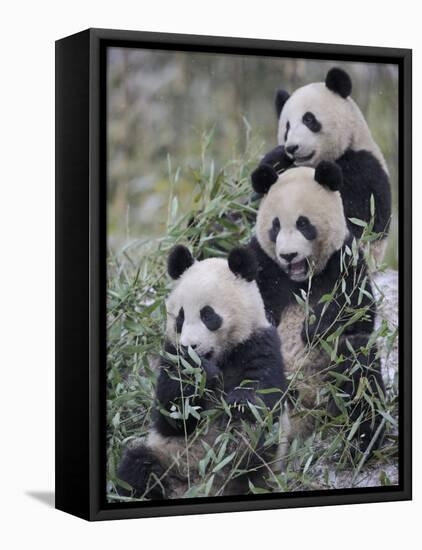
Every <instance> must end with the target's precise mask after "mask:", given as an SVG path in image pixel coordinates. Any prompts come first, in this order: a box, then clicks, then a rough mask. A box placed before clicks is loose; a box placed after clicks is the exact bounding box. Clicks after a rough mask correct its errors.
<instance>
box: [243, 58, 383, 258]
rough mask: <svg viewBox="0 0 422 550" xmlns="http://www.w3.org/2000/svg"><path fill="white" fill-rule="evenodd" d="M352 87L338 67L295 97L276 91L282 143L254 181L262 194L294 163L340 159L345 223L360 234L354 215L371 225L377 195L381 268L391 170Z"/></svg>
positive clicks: (375, 250) (376, 252)
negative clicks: (389, 173)
mask: <svg viewBox="0 0 422 550" xmlns="http://www.w3.org/2000/svg"><path fill="white" fill-rule="evenodd" d="M351 91H352V82H351V79H350V77H349V75H348V74H347V73H346V72H345V71H343V70H342V69H339V68H333V69H331V70H330V71H328V73H327V76H326V79H325V82H314V83H312V84H308V85H306V86H303V87H301V88H299V89H297V90H296V91H295V92H294V93H293V94H292V95H289V94H288V93H287V92H286V91H284V90H278V92H277V95H276V100H275V104H276V112H277V117H278V119H279V122H278V143H279V146H278V147H276V148H275V149H273V150H272V151H270V152H269V153H268V154H267V155H265V156H264V158H263V159H262V161H261V164H260V165H259V167H258V168H257V169H256V170H255V171H254V172H253V174H252V182H253V186H254V189H255V190H256V191H257V192H258V193H263V192H264V189H265V188H268V186H269V185H271V184H272V183H274V182H275V181H276V180H277V178H278V175H279V174H280V173H282V172H283V171H284V170H286V169H288V168H290V167H292V166H310V167H314V168H315V167H316V166H317V164H318V163H319V162H321V161H323V160H325V161H331V162H336V163H337V164H338V166H339V167H340V168H341V170H342V172H343V185H342V188H341V190H340V192H341V196H342V200H343V205H344V211H345V215H346V221H347V225H348V228H349V230H350V232H351V233H352V234H353V235H354V236H355V237H357V238H360V236H361V234H362V231H363V228H362V226H361V225H357V224H355V223H353V222H352V221H351V220H350V218H355V219H358V220H362V221H364V222H366V223H369V222H370V220H371V217H372V212H371V210H372V208H371V196H373V197H374V206H375V208H374V209H373V210H374V223H373V228H372V230H373V232H374V233H377V234H379V238H378V239H376V240H375V241H374V242H373V243H372V244H371V255H370V257H371V258H373V260H374V262H375V266H377V265H379V264H380V263H381V262H382V259H383V256H384V252H385V248H386V243H387V239H386V237H387V234H388V230H389V225H390V218H391V190H390V183H389V176H388V169H387V165H386V162H385V159H384V157H383V155H382V153H381V151H380V149H379V147H378V145H377V144H376V143H375V141H374V140H373V138H372V136H371V132H370V130H369V128H368V125H367V123H366V121H365V119H364V117H363V115H362V112H361V111H360V109H359V107H358V106H357V105H356V103H355V102H354V101H353V99H352V98H351V97H350V94H351Z"/></svg>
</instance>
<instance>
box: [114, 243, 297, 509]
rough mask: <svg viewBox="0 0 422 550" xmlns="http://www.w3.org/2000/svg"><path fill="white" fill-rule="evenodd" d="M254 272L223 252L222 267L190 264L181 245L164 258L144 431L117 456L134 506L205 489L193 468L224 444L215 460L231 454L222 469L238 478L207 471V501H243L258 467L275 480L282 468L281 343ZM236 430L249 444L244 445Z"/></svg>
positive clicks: (250, 262) (243, 257)
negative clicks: (161, 337)
mask: <svg viewBox="0 0 422 550" xmlns="http://www.w3.org/2000/svg"><path fill="white" fill-rule="evenodd" d="M256 270H257V263H256V258H255V257H254V255H253V253H252V252H251V251H250V250H249V249H248V248H236V249H234V250H232V251H231V253H230V255H229V257H228V261H227V260H224V259H221V258H209V259H206V260H203V261H194V259H193V257H192V255H191V253H190V252H189V250H188V249H187V248H185V247H184V246H181V245H178V246H176V247H175V248H174V249H173V250H172V251H171V253H170V255H169V258H168V272H169V275H170V276H171V277H172V278H173V279H175V280H176V284H175V286H174V288H173V290H172V292H171V293H170V295H169V297H168V300H167V302H166V306H167V330H166V343H165V350H164V354H163V357H162V359H161V366H160V373H159V376H158V381H157V385H156V396H155V397H156V405H155V409H154V412H153V423H152V426H151V428H150V430H149V433H148V435H147V437H146V438H145V439H141V440H136V441H135V442H133V443H132V444H131V445H130V446H129V447H128V448H127V449H126V451H125V453H124V455H123V459H122V461H121V463H120V466H119V469H118V477H119V478H120V479H121V480H123V481H125V482H126V483H128V484H129V485H130V486H131V487H132V488H133V490H134V494H135V495H136V496H137V497H146V498H150V499H159V498H164V497H165V498H180V497H183V496H185V495H186V492H187V490H188V487H189V486H190V485H198V484H200V483H201V479H202V480H203V479H204V477H203V476H202V478H201V475H200V468H201V466H200V461H201V460H202V459H204V457H205V455H206V454H207V452H206V450H207V449H210V448H211V449H214V451H215V454H218V455H219V452H220V451H219V449H221V444H222V442H223V443H224V441H225V443H224V445H225V453H224V454H223V455H222V456H221V457H220V460H222V459H224V458H225V456H229V455H230V454H231V453H233V456H234V455H235V456H234V458H233V457H232V458H231V459H230V461H229V465H228V467H229V468H230V471H231V472H232V471H233V466H234V465H236V467H237V469H238V470H242V471H243V472H244V475H238V476H237V477H236V478H235V479H231V478H230V476H229V475H228V473H227V472H228V468H224V467H222V468H221V469H219V468H216V470H217V472H216V473H215V474H214V479H213V480H212V482H211V483H212V485H211V487H210V486H208V487H207V491H206V494H207V495H221V494H239V493H242V492H247V490H248V483H249V481H253V482H256V481H257V480H260V479H261V477H260V476H262V474H264V473H265V474H267V470H268V468H263V465H262V460H265V463H270V464H271V465H272V466H273V467H274V470H277V468H278V467H279V465H280V464H281V459H282V454H283V452H284V447H285V445H286V441H287V439H286V438H287V436H288V430H289V421H288V417H287V414H285V413H284V412H282V411H284V405H283V404H282V402H283V397H284V394H285V392H286V380H285V376H284V372H283V363H282V358H281V352H280V339H279V336H278V334H277V330H276V329H275V328H274V327H273V326H272V325H271V324H270V323H269V322H268V320H267V317H266V312H265V308H264V304H263V301H262V298H261V295H260V293H259V290H258V287H257V285H256V282H255V277H256ZM192 350H194V352H192ZM198 358H199V359H200V362H199V361H198ZM261 392H262V393H261ZM250 405H252V408H253V409H254V411H257V414H262V416H263V417H267V416H268V415H272V416H271V418H272V419H273V424H272V425H273V430H274V431H273V433H272V434H268V433H265V430H264V429H262V430H261V428H259V426H257V425H256V426H254V424H257V423H256V419H255V420H254V417H253V415H251V407H250ZM218 408H220V413H218V412H217V413H216V409H218ZM211 411H213V412H212V414H211ZM181 413H183V414H181ZM244 421H246V422H247V423H248V425H249V426H252V428H251V429H252V432H254V430H255V432H254V433H255V434H256V437H257V442H255V443H251V442H250V441H248V439H250V438H249V437H248V433H246V432H245V431H244V430H243V428H242V425H243V424H242V422H244ZM260 430H261V431H262V433H261V431H260ZM242 432H243V433H242ZM234 433H238V437H234V435H233V434H234ZM239 433H240V435H239ZM230 434H231V435H230ZM264 439H265V442H264ZM214 466H217V464H214ZM263 470H265V472H264V471H263ZM248 471H250V473H247V474H245V472H248ZM203 473H204V467H203V468H202V474H203ZM196 496H201V495H196Z"/></svg>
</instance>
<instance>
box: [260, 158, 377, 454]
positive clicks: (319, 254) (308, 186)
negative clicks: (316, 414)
mask: <svg viewBox="0 0 422 550" xmlns="http://www.w3.org/2000/svg"><path fill="white" fill-rule="evenodd" d="M343 184H344V183H343V178H342V174H341V170H340V168H339V166H338V164H335V163H330V162H326V161H323V162H320V163H319V164H318V165H317V167H316V169H313V168H310V167H299V168H295V169H292V170H287V171H286V172H284V173H283V174H282V175H281V176H280V177H279V179H278V181H277V182H276V183H275V184H273V185H272V186H271V187H270V189H269V191H268V193H267V195H266V196H265V197H264V198H263V200H262V202H261V204H260V207H259V210H258V216H257V224H256V236H255V237H254V238H253V240H252V242H251V247H252V249H253V250H254V252H255V254H256V256H257V258H258V263H259V268H258V276H257V283H258V287H259V289H260V292H261V295H262V297H263V300H264V303H265V307H266V308H267V310H268V312H269V314H270V316H271V318H272V319H273V321H274V323H275V325H276V326H277V327H278V331H279V334H280V339H281V345H282V355H283V361H284V365H285V369H286V373H289V375H290V378H293V380H294V381H295V382H294V384H293V385H294V387H295V388H296V389H298V390H299V396H300V401H301V404H302V405H304V406H305V408H307V409H309V410H310V411H312V410H313V409H315V407H316V406H317V395H318V389H319V387H320V386H321V385H322V384H323V383H325V382H326V381H327V379H328V380H331V379H330V375H329V372H330V371H331V372H332V371H334V372H335V371H337V372H340V373H343V374H345V373H347V376H349V374H348V371H349V370H350V369H351V368H352V367H355V368H354V369H353V372H352V374H350V380H349V381H348V382H346V381H344V382H343V384H342V387H341V391H342V392H344V393H345V394H348V395H349V397H350V406H349V417H350V419H351V421H354V420H356V419H357V418H359V415H360V414H361V413H362V412H363V410H364V409H365V407H366V405H365V402H364V401H363V400H362V399H360V400H359V399H358V400H356V402H354V401H353V400H354V399H355V397H356V394H357V390H358V388H359V383H360V381H361V380H362V379H363V377H365V378H367V380H368V382H369V387H370V390H371V392H373V394H374V395H375V397H376V399H379V400H380V401H382V398H383V381H382V377H381V372H380V365H379V361H378V359H377V358H376V351H377V350H376V347H375V346H372V348H371V350H370V353H369V354H368V355H367V354H366V353H364V352H362V351H361V348H362V347H365V346H367V344H368V341H369V338H370V335H371V333H372V332H373V330H374V318H375V304H374V301H373V300H372V289H371V283H370V279H369V277H367V266H366V262H365V260H364V257H363V254H362V252H359V251H357V257H356V258H355V262H354V263H353V262H352V257H353V256H349V252H348V251H350V252H351V250H352V248H353V244H352V240H353V237H352V235H350V232H349V230H348V227H347V223H346V219H345V216H344V210H343V203H342V200H341V196H340V191H341V189H342V185H343ZM342 258H343V265H347V268H346V269H343V270H342V269H341V265H342ZM344 259H348V261H347V264H344ZM342 279H343V281H344V282H341V280H342ZM334 289H335V290H334ZM360 289H362V291H361V290H360ZM303 293H305V294H306V295H308V301H309V307H310V309H311V310H312V312H313V315H314V316H315V321H314V322H313V323H312V324H310V323H309V322H308V321H309V317H308V318H307V317H306V314H305V308H304V307H303V305H301V304H299V303H298V301H297V299H296V296H297V297H299V298H301V299H303ZM330 293H334V299H333V300H332V301H331V302H330V303H329V304H328V305H327V303H326V302H324V301H323V300H321V299H322V298H323V296H324V295H327V294H330ZM365 307H366V308H367V312H366V315H365V317H364V318H361V319H359V320H356V321H355V322H351V323H350V324H348V321H349V320H350V319H351V316H352V313H349V314H347V311H348V309H347V308H350V311H356V310H357V309H359V308H365ZM341 326H344V327H345V330H344V332H343V334H342V335H341V336H340V338H339V344H338V350H337V355H338V356H339V357H340V356H341V355H343V361H341V362H340V363H338V364H335V362H333V361H331V360H330V357H329V356H328V355H327V353H326V351H324V350H323V348H322V347H321V346H320V345H318V339H319V337H321V336H323V337H324V339H326V338H327V337H328V336H329V335H332V334H334V333H335V332H336V330H337V329H339V328H340V327H341ZM346 340H348V343H349V346H351V347H352V348H353V350H354V353H352V352H351V351H350V348H349V347H348V345H347V343H346ZM359 363H360V366H359ZM298 373H300V376H298ZM302 377H303V382H301V381H300V379H301V378H302ZM334 379H335V377H334V378H333V379H332V380H334ZM307 380H308V381H307ZM309 381H310V382H309ZM307 417H308V418H311V415H308V416H307ZM380 420H381V417H380V416H379V415H376V416H375V417H373V418H371V419H369V418H368V419H367V420H366V421H363V422H362V424H361V426H360V428H359V429H358V430H357V432H356V437H357V438H358V441H359V447H360V448H362V449H365V448H366V446H367V445H368V444H369V442H370V441H371V439H372V437H373V436H374V434H375V433H376V430H377V428H378V426H379V424H380ZM293 426H294V428H293V433H297V431H300V432H305V433H307V430H308V429H309V425H306V423H305V424H304V423H303V422H302V421H301V420H300V419H297V422H295V421H294V419H293ZM379 441H380V438H378V442H379Z"/></svg>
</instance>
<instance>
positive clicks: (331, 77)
mask: <svg viewBox="0 0 422 550" xmlns="http://www.w3.org/2000/svg"><path fill="white" fill-rule="evenodd" d="M325 85H326V86H327V88H328V89H329V90H331V91H332V92H334V93H335V94H338V95H340V96H341V97H342V98H344V99H346V97H349V95H350V94H351V93H352V81H351V79H350V76H349V75H348V74H347V73H346V71H343V69H339V68H338V67H333V68H332V69H330V70H329V71H328V73H327V76H326V77H325Z"/></svg>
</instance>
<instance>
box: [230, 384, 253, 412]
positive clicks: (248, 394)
mask: <svg viewBox="0 0 422 550" xmlns="http://www.w3.org/2000/svg"><path fill="white" fill-rule="evenodd" d="M225 401H226V403H227V405H228V406H229V407H230V409H231V411H232V412H233V413H234V414H235V415H241V416H249V415H252V413H251V410H250V408H249V406H248V405H249V403H252V405H255V404H256V399H255V393H254V392H253V391H252V390H248V389H242V388H238V389H235V390H233V391H231V392H230V393H229V394H228V395H227V397H226V399H225Z"/></svg>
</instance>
